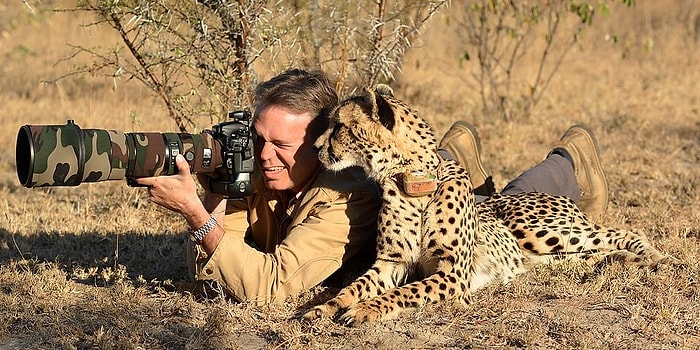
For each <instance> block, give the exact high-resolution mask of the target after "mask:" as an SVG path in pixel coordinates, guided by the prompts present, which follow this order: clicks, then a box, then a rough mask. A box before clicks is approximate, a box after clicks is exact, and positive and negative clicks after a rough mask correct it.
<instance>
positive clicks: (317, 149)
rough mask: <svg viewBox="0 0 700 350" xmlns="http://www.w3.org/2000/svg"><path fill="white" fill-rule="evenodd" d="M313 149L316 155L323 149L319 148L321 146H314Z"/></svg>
mask: <svg viewBox="0 0 700 350" xmlns="http://www.w3.org/2000/svg"><path fill="white" fill-rule="evenodd" d="M311 148H312V149H313V151H314V153H316V154H318V153H319V152H321V147H319V146H316V145H313V146H312V147H311Z"/></svg>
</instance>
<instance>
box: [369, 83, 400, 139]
mask: <svg viewBox="0 0 700 350" xmlns="http://www.w3.org/2000/svg"><path fill="white" fill-rule="evenodd" d="M365 93H366V94H367V96H368V97H369V99H370V100H371V101H372V102H371V103H372V114H371V116H372V118H375V120H377V121H379V122H380V123H381V124H382V125H383V126H384V127H385V128H387V129H388V130H393V129H394V126H395V125H396V119H395V117H394V109H393V108H391V105H390V104H389V103H388V102H387V100H386V98H387V97H393V96H394V91H393V90H392V89H391V88H390V87H389V86H388V85H384V84H379V85H377V86H376V87H375V88H374V90H370V89H365Z"/></svg>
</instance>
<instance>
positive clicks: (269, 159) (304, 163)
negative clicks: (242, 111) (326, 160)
mask: <svg viewBox="0 0 700 350" xmlns="http://www.w3.org/2000/svg"><path fill="white" fill-rule="evenodd" d="M312 119H313V118H312V116H311V115H310V114H308V113H305V114H295V113H293V112H291V111H289V110H288V109H286V108H284V107H279V106H268V107H267V108H265V109H263V110H262V111H260V113H259V114H258V115H257V116H256V118H255V120H254V121H253V127H254V128H255V132H256V135H257V136H256V139H255V158H256V161H257V162H258V165H259V166H260V170H261V171H262V175H263V179H264V181H265V186H267V188H269V189H271V190H276V191H285V190H291V191H292V192H294V193H298V192H299V191H301V189H302V188H303V187H304V185H306V183H307V182H308V181H309V180H310V179H311V176H313V174H314V173H315V172H316V170H317V169H318V168H319V166H320V164H321V163H320V161H319V160H318V157H317V155H316V153H315V152H314V151H313V143H314V140H308V137H307V133H306V132H307V128H308V126H309V123H310V122H311V120H312Z"/></svg>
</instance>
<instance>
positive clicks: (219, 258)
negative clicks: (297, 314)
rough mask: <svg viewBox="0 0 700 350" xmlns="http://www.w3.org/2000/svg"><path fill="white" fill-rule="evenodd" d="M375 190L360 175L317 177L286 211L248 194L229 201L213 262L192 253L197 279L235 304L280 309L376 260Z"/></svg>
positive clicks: (278, 204)
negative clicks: (357, 262)
mask: <svg viewBox="0 0 700 350" xmlns="http://www.w3.org/2000/svg"><path fill="white" fill-rule="evenodd" d="M380 204H381V199H380V193H379V189H378V187H377V186H376V184H374V183H373V182H371V181H370V180H368V179H367V178H366V177H365V176H364V174H363V173H362V172H361V170H359V169H356V168H351V169H347V170H345V171H343V172H339V173H334V172H330V171H327V170H322V171H320V172H319V173H318V174H317V175H316V177H315V178H314V179H313V180H312V182H311V184H310V185H309V186H308V187H307V189H306V190H304V191H302V193H301V195H299V196H297V197H295V198H294V199H293V200H292V201H290V203H282V202H281V201H280V199H279V197H277V196H274V197H273V196H270V195H269V194H268V195H263V194H253V195H251V196H248V197H246V198H245V199H243V200H229V203H228V206H227V213H226V217H225V223H224V230H225V234H224V236H223V237H222V238H221V241H220V242H219V245H218V246H217V248H216V250H215V251H214V253H213V254H212V255H211V257H207V256H206V254H205V253H204V252H203V251H202V250H201V249H198V247H196V248H197V249H196V254H197V258H196V263H195V264H194V265H195V266H194V268H195V271H194V273H195V277H196V278H197V279H198V280H216V281H217V282H219V283H220V284H221V286H222V287H223V288H224V290H225V291H226V292H227V293H228V294H230V295H231V296H232V297H234V298H235V299H238V300H250V301H253V302H255V303H258V304H263V303H269V302H275V301H282V300H283V299H284V298H285V297H287V296H289V295H293V294H297V293H298V292H300V291H302V290H306V289H309V288H311V287H313V286H315V285H317V284H319V283H320V282H322V281H324V280H325V279H326V278H328V277H329V276H330V275H331V274H333V273H334V272H335V271H337V270H338V269H339V268H340V267H341V265H342V264H344V263H347V262H349V261H351V260H352V258H354V257H355V258H359V257H364V258H365V259H367V258H366V257H367V256H371V254H368V251H369V250H371V252H372V253H373V252H374V245H375V237H376V227H377V214H378V211H379V206H380Z"/></svg>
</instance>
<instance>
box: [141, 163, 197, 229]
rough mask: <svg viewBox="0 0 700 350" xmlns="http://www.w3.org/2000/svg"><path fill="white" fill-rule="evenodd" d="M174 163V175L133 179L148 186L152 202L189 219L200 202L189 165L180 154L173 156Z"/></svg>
mask: <svg viewBox="0 0 700 350" xmlns="http://www.w3.org/2000/svg"><path fill="white" fill-rule="evenodd" d="M175 165H176V166H177V169H178V173H177V174H175V175H170V176H156V177H144V178H138V179H135V181H136V182H137V183H138V184H140V185H143V186H146V187H148V196H149V198H150V199H151V200H152V201H153V203H156V204H158V205H160V206H162V207H164V208H167V209H170V210H172V211H174V212H176V213H179V214H182V215H183V216H184V217H185V218H186V219H188V221H189V218H188V216H190V215H193V214H194V213H195V212H196V211H198V210H197V208H198V207H202V204H201V202H200V200H199V197H198V196H197V184H195V182H194V179H193V178H192V174H191V173H190V167H189V165H188V164H187V161H186V160H185V158H184V157H183V156H182V155H181V154H178V155H177V156H176V157H175Z"/></svg>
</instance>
